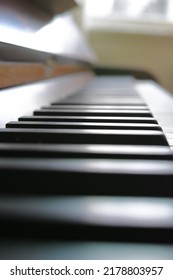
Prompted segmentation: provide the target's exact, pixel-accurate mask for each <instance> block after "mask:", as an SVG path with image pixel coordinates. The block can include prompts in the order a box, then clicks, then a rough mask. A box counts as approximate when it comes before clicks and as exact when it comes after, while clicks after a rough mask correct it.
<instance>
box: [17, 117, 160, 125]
mask: <svg viewBox="0 0 173 280" xmlns="http://www.w3.org/2000/svg"><path fill="white" fill-rule="evenodd" d="M18 120H19V121H36V122H37V121H39V122H50V121H51V122H67V121H68V122H105V123H106V122H108V123H110V122H111V123H114V122H116V123H117V122H118V123H144V124H147V123H152V124H157V121H156V119H154V118H153V117H84V116H81V117H79V116H22V117H19V119H18Z"/></svg>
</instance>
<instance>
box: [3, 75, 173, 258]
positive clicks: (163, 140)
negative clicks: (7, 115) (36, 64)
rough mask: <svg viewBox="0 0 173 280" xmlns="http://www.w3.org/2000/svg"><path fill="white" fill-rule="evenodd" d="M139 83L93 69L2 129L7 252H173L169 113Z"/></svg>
mask: <svg viewBox="0 0 173 280" xmlns="http://www.w3.org/2000/svg"><path fill="white" fill-rule="evenodd" d="M136 84H137V82H136V80H135V79H133V78H131V77H113V76H112V77H111V76H109V77H106V76H105V77H104V76H100V77H96V78H95V79H93V80H92V81H91V82H90V83H89V84H88V85H87V86H85V87H84V88H83V89H80V90H78V91H75V92H74V93H73V94H71V95H69V96H65V97H64V98H61V99H60V100H57V101H56V100H55V101H54V102H51V103H50V104H45V105H44V106H41V107H40V108H39V109H36V110H34V111H33V113H32V114H31V115H26V116H19V118H18V120H17V121H9V122H7V123H6V127H5V128H1V129H0V176H1V182H3V184H1V189H0V192H1V197H0V210H1V211H0V221H1V228H2V230H1V239H0V243H1V248H2V249H1V252H0V258H1V259H6V258H7V259H37V258H38V259H54V258H55V259H87V258H90V259H94V258H95V259H100V258H101V259H106V258H107V259H117V258H121V259H123V258H124V259H127V258H129V259H130V258H132V259H133V258H137V259H140V258H143V259H151V258H154V259H157V258H161V259H172V258H173V188H172V186H171V182H172V181H173V153H172V150H171V149H172V141H173V140H172V139H173V136H172V135H173V127H172V124H171V121H169V124H168V122H167V120H169V118H171V117H172V116H168V114H164V112H163V110H162V112H161V114H159V110H160V109H158V107H159V106H158V105H157V104H156V106H155V107H154V102H153V101H152V98H151V101H150V99H149V98H148V93H147V94H146V95H145V94H143V93H142V92H141V88H140V86H136ZM159 98H160V99H162V98H163V100H166V101H165V102H167V103H169V108H170V107H171V103H170V102H168V101H167V98H168V99H170V100H171V101H172V97H170V96H169V97H167V95H166V94H165V95H163V96H162V97H160V96H159ZM156 102H157V98H156V99H155V103H156ZM161 105H162V104H161V103H160V107H161ZM172 105H173V102H172ZM156 107H157V108H156ZM160 107H159V108H160ZM172 108H173V107H172ZM170 112H171V109H170ZM172 113H173V109H172ZM9 227H10V230H9ZM7 228H8V229H7Z"/></svg>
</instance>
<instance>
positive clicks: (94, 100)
mask: <svg viewBox="0 0 173 280" xmlns="http://www.w3.org/2000/svg"><path fill="white" fill-rule="evenodd" d="M60 104H61V105H66V104H71V105H76V104H78V105H84V104H85V105H104V104H105V105H132V106H134V105H145V104H146V103H145V102H144V101H143V100H141V99H134V98H133V99H132V98H131V99H130V98H124V99H123V98H121V99H117V98H113V97H107V96H104V98H102V99H100V98H99V97H98V96H96V97H95V96H93V97H88V98H86V97H85V98H79V97H78V98H76V99H75V98H73V99H72V98H71V99H70V98H65V100H63V99H62V100H61V102H60Z"/></svg>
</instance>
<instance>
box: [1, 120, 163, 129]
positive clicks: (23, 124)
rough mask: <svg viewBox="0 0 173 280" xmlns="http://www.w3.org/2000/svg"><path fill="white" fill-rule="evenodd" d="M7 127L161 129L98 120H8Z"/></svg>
mask: <svg viewBox="0 0 173 280" xmlns="http://www.w3.org/2000/svg"><path fill="white" fill-rule="evenodd" d="M6 127H7V128H48V129H49V128H50V129H53V128H55V129H56V128H67V129H133V130H145V129H146V130H161V127H160V126H159V125H158V124H143V123H142V124H139V123H137V124H136V123H132V124H131V123H101V122H100V123H98V122H92V123H91V122H78V123H76V122H46V123H44V122H32V121H30V122H29V121H28V122H25V121H20V122H14V121H12V122H8V123H7V124H6Z"/></svg>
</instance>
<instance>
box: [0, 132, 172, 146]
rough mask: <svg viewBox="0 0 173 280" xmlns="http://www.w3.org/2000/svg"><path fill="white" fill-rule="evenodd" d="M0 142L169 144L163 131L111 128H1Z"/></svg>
mask: <svg viewBox="0 0 173 280" xmlns="http://www.w3.org/2000/svg"><path fill="white" fill-rule="evenodd" d="M0 142H1V143H2V142H9V143H15V142H16V143H17V142H18V143H22V142H24V143H59V144H60V143H61V144H62V143H64V144H65V143H66V144H68V143H73V144H75V143H76V144H107V143H109V144H127V145H137V144H140V145H161V146H163V145H166V146H167V145H168V143H167V140H166V138H165V136H164V134H163V133H162V131H157V130H140V131H138V130H121V129H118V130H109V129H95V130H94V129H39V130H38V129H36V128H35V129H33V128H32V129H26V128H23V129H22V128H21V129H20V128H5V129H0Z"/></svg>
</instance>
